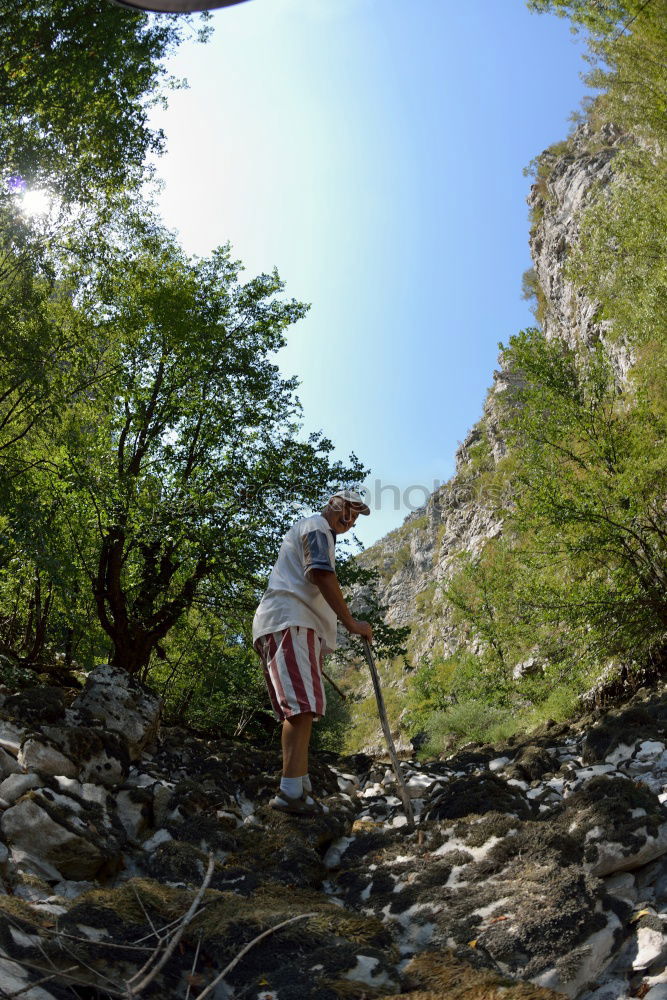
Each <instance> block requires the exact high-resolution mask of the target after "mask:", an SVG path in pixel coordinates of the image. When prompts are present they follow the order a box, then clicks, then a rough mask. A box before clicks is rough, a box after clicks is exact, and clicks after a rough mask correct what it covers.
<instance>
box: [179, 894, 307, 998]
mask: <svg viewBox="0 0 667 1000" xmlns="http://www.w3.org/2000/svg"><path fill="white" fill-rule="evenodd" d="M314 916H316V914H315V913H300V914H299V916H298V917H290V919H289V920H283V922H282V923H281V924H276V926H275V927H269V929H268V930H267V931H263V932H262V933H261V934H258V935H257V937H256V938H253V939H252V941H249V942H248V944H247V945H246V946H245V947H244V948H241V950H240V952H239V953H238V955H236V956H235V957H234V958H233V959H232V960H231V962H230V963H229V965H227V966H225V968H224V969H223V970H222V972H221V973H220V975H218V976H216V977H215V979H214V980H213V982H212V983H209V984H208V986H207V987H206V989H205V990H202V991H201V993H199V994H198V995H197V996H196V997H195V1000H205V998H206V997H207V996H210V994H211V993H212V992H213V990H214V989H215V988H216V986H218V984H219V983H221V982H222V980H223V979H224V978H225V976H227V975H228V974H229V973H230V972H231V971H232V969H233V968H234V967H235V966H237V965H238V964H239V962H240V961H241V959H242V958H243V956H244V955H247V953H248V952H249V951H250V949H251V948H254V947H255V945H256V944H259V942H260V941H261V940H262V939H263V938H265V937H268V936H269V934H275V932H276V931H279V930H280V928H281V927H287V925H288V924H295V923H296V922H297V920H307V919H308V917H314Z"/></svg>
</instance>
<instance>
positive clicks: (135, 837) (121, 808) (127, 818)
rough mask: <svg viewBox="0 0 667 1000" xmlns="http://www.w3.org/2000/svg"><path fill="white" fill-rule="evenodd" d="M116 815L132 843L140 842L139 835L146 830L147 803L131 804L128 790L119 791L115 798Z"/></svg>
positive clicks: (130, 794) (130, 793)
mask: <svg viewBox="0 0 667 1000" xmlns="http://www.w3.org/2000/svg"><path fill="white" fill-rule="evenodd" d="M115 800H116V814H117V816H118V819H119V820H120V821H121V823H122V824H123V826H124V827H125V832H126V833H127V835H128V837H129V838H130V840H131V841H134V843H135V844H136V843H138V842H139V841H140V840H141V835H142V834H145V833H146V831H147V829H148V819H147V816H146V813H147V810H148V809H149V803H147V802H133V800H132V792H131V791H130V790H129V789H121V791H119V792H118V793H117V794H116V796H115Z"/></svg>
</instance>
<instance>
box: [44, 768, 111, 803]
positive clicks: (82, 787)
mask: <svg viewBox="0 0 667 1000" xmlns="http://www.w3.org/2000/svg"><path fill="white" fill-rule="evenodd" d="M56 781H57V782H58V786H59V788H60V790H61V791H62V792H73V793H74V795H78V796H79V798H81V799H84V801H85V802H94V803H95V804H96V805H98V806H102V808H103V809H106V807H107V800H108V792H107V790H106V788H104V787H103V786H102V785H96V784H93V782H92V781H77V780H76V778H66V777H64V776H63V775H56Z"/></svg>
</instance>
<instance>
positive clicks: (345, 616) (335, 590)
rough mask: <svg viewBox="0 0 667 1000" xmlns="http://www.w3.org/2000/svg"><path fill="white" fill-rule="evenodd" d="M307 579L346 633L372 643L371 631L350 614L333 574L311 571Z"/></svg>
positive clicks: (367, 624) (321, 570)
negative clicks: (336, 616)
mask: <svg viewBox="0 0 667 1000" xmlns="http://www.w3.org/2000/svg"><path fill="white" fill-rule="evenodd" d="M308 579H309V580H310V582H311V583H314V584H315V586H316V587H317V588H318V589H319V591H320V593H321V594H322V597H323V598H324V600H325V601H326V602H327V604H328V605H329V607H330V608H332V609H333V610H334V611H335V612H336V614H337V615H338V618H339V619H340V621H341V622H342V623H343V625H344V626H345V628H346V629H347V630H348V632H350V633H351V634H352V635H361V636H363V637H364V638H365V639H368V640H369V642H372V640H373V629H372V628H371V626H370V625H369V623H368V622H363V621H358V620H357V619H356V618H354V617H353V616H352V615H351V614H350V609H349V608H348V606H347V604H346V603H345V598H344V597H343V593H342V591H341V589H340V584H339V583H338V577H337V576H336V574H335V573H332V572H331V571H330V570H326V569H311V571H310V573H309V574H308Z"/></svg>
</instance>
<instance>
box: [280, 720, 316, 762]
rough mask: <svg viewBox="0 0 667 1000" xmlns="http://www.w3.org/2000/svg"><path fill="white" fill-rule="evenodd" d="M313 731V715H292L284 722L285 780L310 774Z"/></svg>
mask: <svg viewBox="0 0 667 1000" xmlns="http://www.w3.org/2000/svg"><path fill="white" fill-rule="evenodd" d="M312 729H313V713H312V712H303V713H302V714H301V715H291V716H290V717H289V718H288V719H285V721H284V722H283V731H282V748H283V778H300V777H302V776H303V775H304V774H308V746H309V744H310V734H311V732H312Z"/></svg>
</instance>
